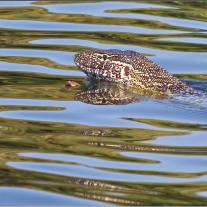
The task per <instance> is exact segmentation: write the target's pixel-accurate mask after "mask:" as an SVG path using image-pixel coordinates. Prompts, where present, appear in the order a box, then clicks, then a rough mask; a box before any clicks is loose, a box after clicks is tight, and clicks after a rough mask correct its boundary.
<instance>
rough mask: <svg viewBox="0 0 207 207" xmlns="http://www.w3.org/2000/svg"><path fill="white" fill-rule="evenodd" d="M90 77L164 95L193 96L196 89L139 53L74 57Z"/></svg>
mask: <svg viewBox="0 0 207 207" xmlns="http://www.w3.org/2000/svg"><path fill="white" fill-rule="evenodd" d="M74 61H75V63H76V65H77V66H78V67H79V68H80V69H81V70H82V71H83V72H84V73H85V74H86V75H87V76H88V77H93V78H96V79H103V80H107V81H112V82H115V83H121V84H124V85H127V86H129V87H136V88H140V89H144V90H153V91H158V92H164V93H166V92H167V93H186V92H188V93H193V91H194V90H193V89H192V88H191V87H189V86H187V85H186V84H185V83H183V82H182V81H180V80H179V79H178V78H176V77H175V76H173V75H172V74H170V73H169V72H167V71H166V70H164V69H163V68H162V67H160V66H159V65H157V64H156V63H154V62H153V61H151V60H149V59H148V58H146V57H145V56H143V55H141V54H140V53H137V52H134V51H130V50H126V51H121V50H91V51H84V52H82V53H79V54H76V55H75V56H74Z"/></svg>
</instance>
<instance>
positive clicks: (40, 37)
mask: <svg viewBox="0 0 207 207" xmlns="http://www.w3.org/2000/svg"><path fill="white" fill-rule="evenodd" d="M206 13H207V3H206V2H187V3H186V2H153V1H152V2H148V3H146V2H141V1H140V2H137V1H134V2H133V1H132V2H127V1H121V2H116V1H110V2H108V1H101V2H94V1H93V2H87V3H82V2H78V3H77V2H76V3H74V1H67V2H64V1H59V2H52V1H18V2H17V1H15V2H11V1H9V2H8V1H1V2H0V28H1V48H0V146H1V153H0V159H1V164H0V169H1V170H0V174H1V179H0V180H1V181H0V184H1V186H0V194H1V195H2V196H1V197H0V205H3V206H12V205H13V206H14V205H21V206H35V205H36V206H37V205H39V206H69V205H72V206H75V205H78V206H82V205H90V206H102V205H103V206H105V205H107V206H110V205H128V206H129V205H206V203H207V193H206V192H207V187H206V186H207V167H206V163H207V157H206V155H207V102H205V101H206V100H205V99H204V100H201V99H199V98H198V97H195V98H193V100H192V99H191V100H188V99H187V100H185V102H183V103H180V102H179V101H180V100H176V101H170V100H158V99H153V98H144V99H143V100H142V101H139V102H132V103H129V104H125V105H92V104H86V103H83V102H81V101H78V100H75V99H74V96H75V95H76V94H77V93H80V91H82V90H84V89H85V88H86V85H85V82H84V80H85V74H84V73H83V72H82V71H80V70H79V69H78V68H77V67H76V65H75V63H74V61H73V56H74V55H75V54H76V53H78V52H82V51H84V50H87V49H121V50H134V51H137V52H140V53H142V54H144V55H146V56H147V57H148V58H149V59H151V60H153V61H155V62H156V63H158V64H159V65H161V66H162V67H164V68H165V69H166V70H168V71H169V72H171V73H173V74H174V75H175V76H177V77H178V78H180V79H182V81H184V82H185V83H186V84H188V85H189V86H191V87H193V88H195V89H197V90H200V91H206V88H207V61H206V60H207V58H206V57H207V45H206V40H207V33H206V32H207V22H206ZM68 80H70V81H76V82H78V83H79V84H80V87H78V88H73V89H71V88H70V89H67V88H66V87H65V83H66V81H68ZM181 101H182V98H181ZM201 105H202V107H201ZM8 195H9V196H8ZM11 198H12V199H11Z"/></svg>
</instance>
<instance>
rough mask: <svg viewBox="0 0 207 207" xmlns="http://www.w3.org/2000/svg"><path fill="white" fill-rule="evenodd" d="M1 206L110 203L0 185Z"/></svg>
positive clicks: (94, 204)
mask: <svg viewBox="0 0 207 207" xmlns="http://www.w3.org/2000/svg"><path fill="white" fill-rule="evenodd" d="M0 194H1V196H0V203H1V205H3V206H10V205H11V206H13V205H17V206H68V205H73V206H109V205H110V204H107V203H104V202H98V201H93V200H86V199H81V198H77V197H73V196H68V195H67V196H66V195H61V194H57V193H49V192H45V191H42V190H32V189H29V188H18V187H0Z"/></svg>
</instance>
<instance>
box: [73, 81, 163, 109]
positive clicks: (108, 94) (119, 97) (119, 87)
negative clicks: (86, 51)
mask: <svg viewBox="0 0 207 207" xmlns="http://www.w3.org/2000/svg"><path fill="white" fill-rule="evenodd" d="M86 83H88V84H87V87H86V89H84V90H82V91H80V92H78V93H77V94H75V97H74V99H75V100H77V101H81V102H84V103H87V104H94V105H125V104H129V103H132V102H141V101H146V100H147V97H153V98H156V99H163V98H166V95H165V94H164V93H154V92H152V91H149V90H141V89H136V90H135V88H129V87H127V86H126V85H123V84H120V83H114V82H109V81H104V80H95V79H93V78H88V79H87V80H86Z"/></svg>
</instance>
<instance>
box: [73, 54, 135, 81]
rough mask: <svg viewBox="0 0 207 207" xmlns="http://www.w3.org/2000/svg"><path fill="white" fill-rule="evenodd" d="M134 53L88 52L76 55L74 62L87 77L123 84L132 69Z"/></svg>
mask: <svg viewBox="0 0 207 207" xmlns="http://www.w3.org/2000/svg"><path fill="white" fill-rule="evenodd" d="M134 53H136V52H133V51H121V50H89V51H84V52H82V53H79V54H76V55H75V56H74V61H75V63H76V65H77V66H78V67H79V68H80V69H81V70H82V71H83V72H84V73H85V74H86V75H87V76H89V77H94V78H99V79H105V80H108V81H114V82H122V83H125V82H126V80H127V79H128V77H129V75H130V72H131V70H132V69H133V68H132V64H131V61H132V56H133V55H135V54H134ZM136 54H137V53H136Z"/></svg>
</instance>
